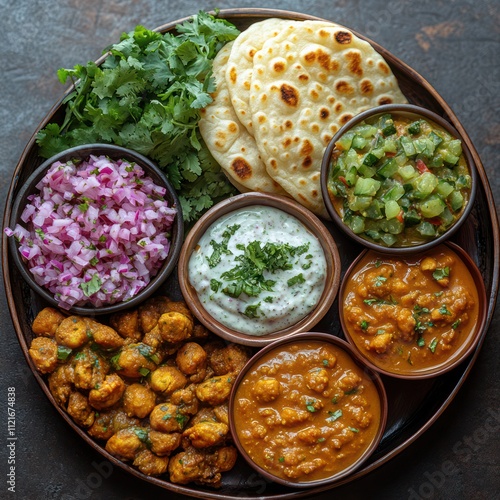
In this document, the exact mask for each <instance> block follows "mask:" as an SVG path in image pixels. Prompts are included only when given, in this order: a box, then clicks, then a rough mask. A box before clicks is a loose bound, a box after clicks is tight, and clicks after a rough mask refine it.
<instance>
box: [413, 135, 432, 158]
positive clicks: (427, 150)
mask: <svg viewBox="0 0 500 500" xmlns="http://www.w3.org/2000/svg"><path fill="white" fill-rule="evenodd" d="M413 145H414V146H415V151H416V152H417V154H421V155H423V156H425V157H426V158H430V157H431V156H432V155H433V154H434V150H435V149H436V146H435V145H434V143H433V142H432V141H431V140H430V139H429V138H427V137H420V138H419V139H415V140H414V141H413Z"/></svg>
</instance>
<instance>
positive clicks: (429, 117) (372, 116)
mask: <svg viewBox="0 0 500 500" xmlns="http://www.w3.org/2000/svg"><path fill="white" fill-rule="evenodd" d="M385 113H391V114H392V115H393V116H394V117H396V118H398V117H399V118H403V119H410V120H411V121H414V120H419V119H425V120H426V121H428V122H430V123H431V124H433V126H434V125H437V126H438V127H441V128H442V129H444V130H445V131H446V132H448V133H449V134H450V135H451V136H452V137H454V138H457V139H460V140H461V141H462V154H463V157H464V159H465V162H466V164H467V166H468V170H469V173H470V176H471V188H470V191H469V195H468V200H467V201H466V204H465V206H464V207H463V208H462V209H461V212H460V213H459V214H458V218H457V220H456V221H455V222H454V223H453V224H452V225H450V226H449V227H448V228H447V229H446V230H445V231H444V232H443V233H441V234H440V235H438V236H436V237H433V238H432V237H429V239H423V240H422V241H421V242H418V243H414V244H411V243H407V242H404V243H399V242H396V243H394V245H393V246H387V245H385V244H384V243H383V242H381V241H380V240H377V241H375V240H373V239H371V238H369V237H368V236H366V235H365V234H364V233H360V234H356V233H355V232H354V231H353V230H352V229H351V228H350V227H349V226H348V225H347V224H346V223H345V222H344V220H343V216H344V215H343V211H344V210H343V208H342V206H341V205H342V203H343V201H342V200H343V198H340V197H336V196H335V195H334V194H333V193H331V192H330V190H329V188H328V185H329V178H330V173H331V170H332V164H333V163H334V161H335V158H336V156H337V155H338V153H339V150H338V149H337V148H336V144H337V142H338V141H339V140H340V138H341V137H342V136H343V135H344V134H345V133H346V132H348V131H350V130H351V129H352V128H353V127H354V126H356V125H358V124H360V123H361V122H363V121H365V120H366V121H368V122H369V121H370V120H376V119H377V118H378V117H380V116H381V115H383V114H385ZM375 177H377V174H375ZM379 180H383V177H380V178H379ZM476 189H477V172H476V167H475V164H474V161H473V159H472V155H471V153H470V151H469V148H468V147H467V141H465V140H464V138H463V137H461V135H460V134H459V132H458V131H457V130H456V129H455V128H454V127H453V126H452V125H451V124H450V123H449V122H448V121H447V120H445V119H444V118H442V117H441V116H439V115H437V114H436V113H434V112H432V111H429V110H428V109H425V108H422V107H419V106H415V105H412V104H387V105H383V106H378V107H376V108H372V109H369V110H367V111H364V112H362V113H360V114H358V115H356V116H355V117H354V118H352V119H351V120H349V122H348V123H347V124H346V125H344V126H343V127H342V128H341V129H340V130H339V131H338V132H337V133H336V134H335V136H334V137H333V138H332V140H331V141H330V143H329V144H328V147H327V148H326V150H325V154H324V156H323V161H322V166H321V192H322V195H323V199H324V202H325V206H326V209H327V211H328V213H329V215H330V216H331V218H332V219H333V221H334V222H335V223H336V225H337V226H338V227H339V228H340V229H341V230H342V231H343V232H344V233H345V234H347V235H348V236H349V237H351V238H352V239H354V240H355V241H357V242H358V243H360V244H362V245H364V246H366V247H368V248H372V249H374V250H379V251H381V252H382V251H383V252H387V253H394V254H399V255H401V254H407V253H412V252H414V251H416V250H418V251H425V250H427V249H428V248H432V247H433V246H436V245H439V244H440V243H442V242H443V241H445V240H446V239H448V238H449V237H450V236H451V235H452V234H454V233H455V232H456V231H457V230H458V229H459V228H460V226H461V225H462V224H463V222H464V221H465V220H466V218H467V216H468V215H469V213H470V211H471V210H472V206H473V203H474V198H475V194H476ZM355 213H357V212H355ZM405 231H406V229H405V230H403V234H404V233H405Z"/></svg>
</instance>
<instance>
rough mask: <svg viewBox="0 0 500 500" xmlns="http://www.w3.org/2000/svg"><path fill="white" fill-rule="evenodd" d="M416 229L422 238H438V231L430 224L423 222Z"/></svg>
mask: <svg viewBox="0 0 500 500" xmlns="http://www.w3.org/2000/svg"><path fill="white" fill-rule="evenodd" d="M416 229H417V231H418V232H419V233H420V234H421V235H422V236H436V229H435V228H434V226H433V225H432V224H431V223H430V222H427V221H424V222H421V223H420V224H419V225H418V226H417V227H416Z"/></svg>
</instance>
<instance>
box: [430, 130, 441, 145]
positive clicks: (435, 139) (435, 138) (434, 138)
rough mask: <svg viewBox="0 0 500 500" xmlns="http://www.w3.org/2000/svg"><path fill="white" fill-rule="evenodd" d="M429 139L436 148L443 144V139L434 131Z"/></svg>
mask: <svg viewBox="0 0 500 500" xmlns="http://www.w3.org/2000/svg"><path fill="white" fill-rule="evenodd" d="M429 139H431V141H432V142H433V143H434V145H435V146H436V147H437V146H439V145H440V144H441V143H442V142H443V138H442V137H441V136H439V135H438V134H436V132H434V131H432V132H431V133H430V134H429Z"/></svg>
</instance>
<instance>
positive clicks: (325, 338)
mask: <svg viewBox="0 0 500 500" xmlns="http://www.w3.org/2000/svg"><path fill="white" fill-rule="evenodd" d="M307 341H320V342H326V343H330V344H333V345H334V346H335V347H337V348H339V349H342V350H343V351H344V352H345V353H346V354H348V355H349V356H350V357H351V359H352V360H353V361H354V362H355V363H356V364H357V365H358V366H359V367H360V368H361V369H362V370H363V373H364V374H365V375H366V376H367V377H368V378H370V380H371V381H372V382H373V383H374V385H375V387H376V389H377V393H378V396H379V402H380V420H379V426H378V429H377V432H376V434H375V437H374V439H373V440H372V442H371V443H370V445H369V446H368V447H367V448H366V450H365V451H364V452H363V454H362V455H361V456H360V457H359V458H358V459H357V460H356V461H355V462H354V463H353V464H351V465H350V466H349V467H347V468H345V469H343V470H341V471H339V472H337V473H336V474H334V475H333V476H330V477H327V478H324V479H319V480H316V481H310V482H293V481H288V480H286V479H283V478H280V477H278V476H275V475H274V474H272V473H270V472H269V471H267V470H266V469H263V468H262V467H260V466H259V465H258V464H256V463H255V462H254V461H253V460H252V459H251V458H250V457H249V456H248V453H247V452H246V451H245V448H244V447H243V445H242V444H241V442H240V440H239V437H238V433H237V431H236V424H235V422H234V411H233V409H232V408H233V406H234V403H235V399H236V392H237V390H238V387H239V385H240V383H241V381H242V380H243V379H244V377H245V376H246V374H247V373H248V371H249V370H251V369H252V367H253V366H254V365H255V363H256V362H257V361H258V360H259V359H261V358H262V357H263V356H264V355H266V354H267V353H268V352H270V351H273V350H275V349H277V348H280V347H282V346H285V345H287V344H296V343H300V342H307ZM228 408H229V428H230V432H231V435H232V436H233V441H234V444H235V445H236V447H237V449H238V452H239V454H240V455H241V456H242V457H243V458H244V460H245V461H246V462H247V463H248V464H249V465H250V466H251V467H252V468H253V469H254V470H255V471H257V472H258V473H259V474H261V475H263V476H264V477H265V478H267V479H269V480H271V481H274V482H277V483H280V484H283V485H285V486H290V487H294V488H313V487H317V486H326V485H330V484H332V483H335V482H337V481H339V480H341V479H342V478H344V477H346V476H348V475H349V474H352V473H353V472H355V471H356V470H357V469H358V468H359V467H360V466H361V465H363V463H364V462H365V461H366V460H368V458H369V457H370V456H371V455H372V454H373V453H374V452H375V450H376V449H377V447H378V445H379V444H380V442H381V441H382V438H383V436H384V433H385V429H386V426H387V419H388V413H389V402H388V397H387V392H386V389H385V385H384V382H383V379H382V377H381V376H380V374H379V372H377V371H376V370H373V369H372V368H371V367H370V366H368V365H367V363H366V362H365V360H364V359H363V358H362V357H361V356H360V355H359V353H358V352H357V351H356V350H355V349H353V347H352V345H351V344H349V343H348V342H346V341H345V340H343V339H341V338H340V337H337V336H336V335H333V334H332V333H325V332H315V331H307V332H306V331H304V332H301V333H299V334H297V335H296V336H294V337H285V338H282V339H278V340H276V341H274V342H272V343H270V344H267V345H266V346H265V347H263V348H262V349H260V350H259V351H258V352H256V353H255V354H254V355H253V356H252V357H251V358H250V359H249V360H248V361H247V362H246V363H245V365H244V366H243V368H242V369H241V371H240V373H239V374H238V376H237V377H236V379H235V381H234V384H233V386H232V388H231V393H230V395H229V404H228Z"/></svg>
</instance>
